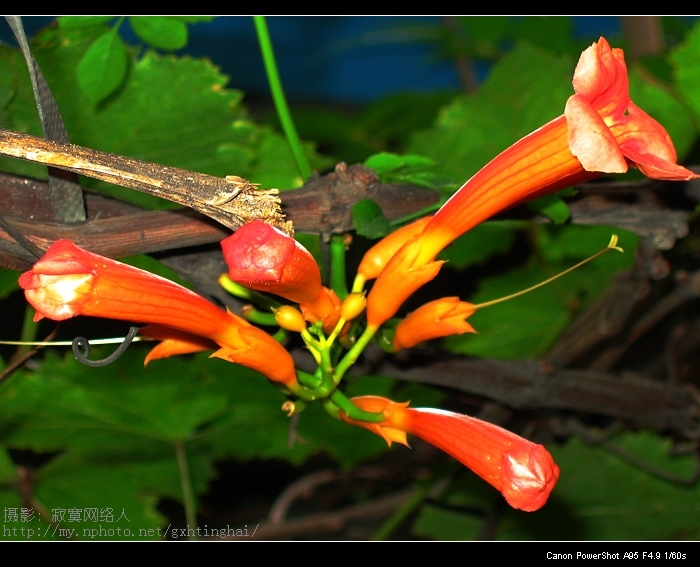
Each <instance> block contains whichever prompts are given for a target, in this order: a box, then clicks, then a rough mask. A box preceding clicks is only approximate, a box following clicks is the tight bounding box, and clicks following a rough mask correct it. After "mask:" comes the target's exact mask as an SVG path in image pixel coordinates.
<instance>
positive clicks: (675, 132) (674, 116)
mask: <svg viewBox="0 0 700 567" xmlns="http://www.w3.org/2000/svg"><path fill="white" fill-rule="evenodd" d="M629 79H630V94H631V96H632V100H633V101H634V103H635V104H636V105H637V106H639V107H640V108H642V109H643V110H644V111H645V112H646V113H647V114H649V115H650V116H651V117H652V118H654V119H655V120H657V121H658V122H659V123H660V124H661V125H662V126H663V127H664V128H665V129H666V131H667V132H668V134H669V136H671V139H672V140H673V146H674V147H675V148H676V152H677V153H678V156H679V162H681V163H682V162H683V158H684V157H685V156H686V155H687V154H688V152H689V151H690V149H691V147H692V145H693V143H695V140H696V138H697V126H696V121H697V120H698V115H696V117H695V120H693V115H692V112H691V111H690V108H689V107H688V106H687V105H686V104H684V103H683V102H682V100H680V97H679V96H678V94H677V93H674V92H673V91H671V89H669V88H668V87H667V86H666V85H663V84H660V83H659V82H658V81H655V80H654V78H653V77H650V76H649V74H648V73H646V72H644V71H643V70H642V69H640V68H639V67H637V66H635V67H634V68H632V69H631V70H630V73H629ZM679 82H680V83H683V81H680V75H679ZM679 86H680V85H679ZM681 90H682V89H681ZM684 94H685V93H684ZM692 96H693V97H697V93H693V95H692ZM691 106H692V105H691Z"/></svg>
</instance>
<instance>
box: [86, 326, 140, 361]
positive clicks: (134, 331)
mask: <svg viewBox="0 0 700 567" xmlns="http://www.w3.org/2000/svg"><path fill="white" fill-rule="evenodd" d="M138 332H139V328H138V327H130V328H129V332H128V333H127V334H126V337H124V341H123V342H122V344H120V345H119V347H117V350H115V351H114V352H113V353H112V354H110V355H109V356H108V357H107V358H103V359H101V360H88V357H89V356H90V352H91V351H92V347H91V346H90V341H88V340H87V339H86V338H85V337H75V338H74V339H73V344H72V348H73V355H74V356H75V359H76V360H77V361H78V362H81V363H83V364H84V365H85V366H89V367H91V368H98V367H99V366H107V365H108V364H112V362H114V361H115V360H117V359H118V358H119V357H120V356H121V355H122V354H124V353H125V352H126V349H128V348H129V345H130V344H131V342H132V341H133V340H134V337H136V334H137V333H138Z"/></svg>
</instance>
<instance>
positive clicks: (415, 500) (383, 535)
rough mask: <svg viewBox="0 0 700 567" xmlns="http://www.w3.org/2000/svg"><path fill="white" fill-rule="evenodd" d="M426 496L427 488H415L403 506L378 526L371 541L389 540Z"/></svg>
mask: <svg viewBox="0 0 700 567" xmlns="http://www.w3.org/2000/svg"><path fill="white" fill-rule="evenodd" d="M427 494H428V488H427V487H426V486H422V487H419V488H416V489H415V490H414V491H413V494H411V496H410V497H409V499H408V500H407V501H406V502H404V503H403V505H402V506H401V507H400V508H399V509H398V510H396V512H394V513H393V514H392V515H391V516H390V517H389V518H387V520H386V521H385V522H384V523H383V524H382V525H381V526H379V529H378V530H377V531H376V532H374V535H373V536H372V538H371V539H372V541H384V540H386V539H389V537H390V536H391V534H392V533H394V531H396V528H398V527H399V526H400V525H401V524H402V523H403V521H404V520H405V519H406V518H408V516H410V515H411V513H412V512H413V511H414V510H415V509H416V508H417V507H418V506H419V505H420V503H421V502H423V500H424V499H425V497H426V495H427Z"/></svg>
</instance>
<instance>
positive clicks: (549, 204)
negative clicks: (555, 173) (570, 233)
mask: <svg viewBox="0 0 700 567" xmlns="http://www.w3.org/2000/svg"><path fill="white" fill-rule="evenodd" d="M528 207H530V209H532V210H533V211H536V212H538V213H540V214H541V215H544V216H545V217H547V218H548V219H549V220H551V221H552V222H553V223H554V224H563V223H565V222H566V221H568V220H569V217H570V216H571V211H570V210H569V206H568V205H567V204H566V203H565V202H564V201H562V200H561V198H560V197H559V196H558V195H545V196H544V197H540V198H539V199H536V200H535V201H532V202H530V203H528Z"/></svg>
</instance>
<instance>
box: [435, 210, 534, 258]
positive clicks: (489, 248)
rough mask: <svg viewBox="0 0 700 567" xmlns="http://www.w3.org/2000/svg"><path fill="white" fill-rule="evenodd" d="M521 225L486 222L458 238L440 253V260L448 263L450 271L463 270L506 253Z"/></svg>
mask: <svg viewBox="0 0 700 567" xmlns="http://www.w3.org/2000/svg"><path fill="white" fill-rule="evenodd" d="M520 226H521V225H520V224H519V223H513V222H500V221H494V222H486V223H482V224H480V225H477V226H475V227H474V228H472V229H471V230H470V231H468V232H467V233H466V234H464V235H462V236H460V237H459V238H458V239H457V240H455V241H454V242H452V244H450V245H449V246H448V247H447V248H446V249H445V250H443V251H442V252H441V253H440V257H439V259H440V260H446V261H447V262H449V264H448V266H449V267H450V268H451V269H455V270H463V269H464V268H467V267H469V266H472V265H474V264H480V263H482V262H484V261H486V260H488V259H489V258H491V257H492V256H494V255H497V254H503V253H505V252H507V251H508V250H509V249H510V247H511V246H512V245H513V242H514V240H515V231H516V230H517V228H518V227H520Z"/></svg>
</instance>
